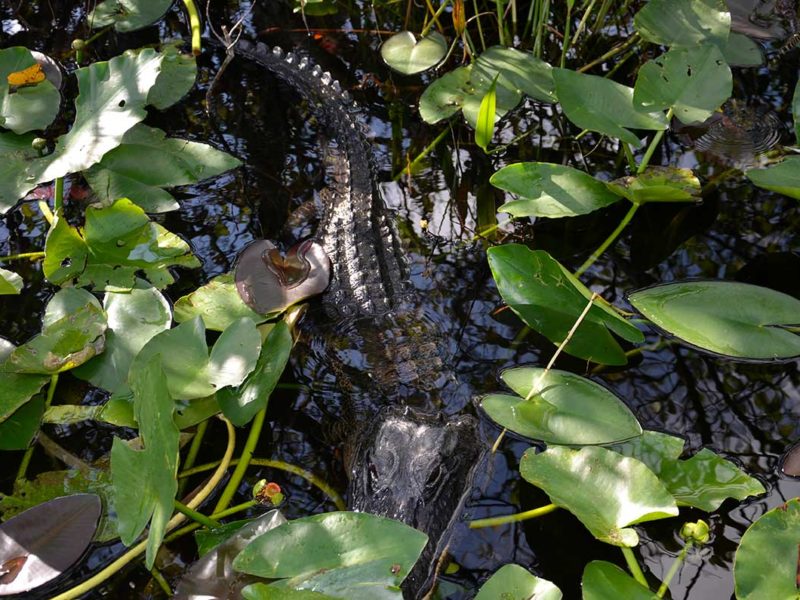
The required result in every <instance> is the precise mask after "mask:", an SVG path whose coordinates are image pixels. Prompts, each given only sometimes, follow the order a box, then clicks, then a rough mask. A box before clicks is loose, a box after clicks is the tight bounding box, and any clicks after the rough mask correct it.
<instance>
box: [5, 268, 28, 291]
mask: <svg viewBox="0 0 800 600" xmlns="http://www.w3.org/2000/svg"><path fill="white" fill-rule="evenodd" d="M22 285H23V282H22V277H20V276H19V275H17V274H16V273H14V271H8V270H6V269H0V295H8V294H12V295H15V294H19V293H20V292H21V291H22Z"/></svg>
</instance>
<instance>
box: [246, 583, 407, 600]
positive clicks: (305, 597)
mask: <svg viewBox="0 0 800 600" xmlns="http://www.w3.org/2000/svg"><path fill="white" fill-rule="evenodd" d="M361 591H364V590H363V588H361ZM386 592H388V593H389V594H391V591H389V590H386ZM393 596H395V597H396V598H397V600H400V598H402V597H403V596H402V594H400V592H399V591H398V592H395V593H394V594H393ZM242 598H244V600H336V598H335V597H334V596H329V595H328V594H320V593H319V592H314V591H311V590H292V589H288V590H287V589H284V588H278V587H274V586H271V585H267V584H266V583H251V584H250V585H248V586H247V587H245V588H244V589H242Z"/></svg>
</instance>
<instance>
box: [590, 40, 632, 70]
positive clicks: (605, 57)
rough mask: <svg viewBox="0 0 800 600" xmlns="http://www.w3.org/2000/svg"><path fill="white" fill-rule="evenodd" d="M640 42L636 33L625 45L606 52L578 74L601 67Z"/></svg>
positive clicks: (622, 44)
mask: <svg viewBox="0 0 800 600" xmlns="http://www.w3.org/2000/svg"><path fill="white" fill-rule="evenodd" d="M638 41H639V34H638V33H634V34H633V35H632V36H631V37H629V38H628V39H627V40H625V41H624V42H623V43H621V44H619V45H618V46H614V47H613V48H611V50H609V51H608V52H606V53H605V54H603V55H602V56H600V57H598V58H595V59H594V60H593V61H592V62H589V63H586V64H585V65H583V66H582V67H581V68H580V69H578V72H579V73H585V72H586V71H588V70H589V69H591V68H592V67H594V66H596V65H599V64H600V63H604V62H605V61H607V60H608V59H609V58H613V57H614V56H616V55H617V54H619V53H620V52H624V51H625V49H626V48H630V47H631V46H632V45H633V44H635V43H636V42H638Z"/></svg>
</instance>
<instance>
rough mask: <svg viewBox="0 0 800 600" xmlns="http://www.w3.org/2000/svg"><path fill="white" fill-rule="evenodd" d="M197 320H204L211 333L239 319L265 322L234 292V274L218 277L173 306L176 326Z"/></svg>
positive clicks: (183, 297)
mask: <svg viewBox="0 0 800 600" xmlns="http://www.w3.org/2000/svg"><path fill="white" fill-rule="evenodd" d="M198 316H199V317H201V318H202V319H203V323H205V326H206V329H211V330H214V331H222V330H223V329H225V328H226V327H228V325H230V324H231V323H233V322H234V321H235V320H236V319H240V318H242V317H247V318H249V319H251V320H252V321H253V322H254V323H256V324H258V323H262V322H263V321H265V320H266V317H265V316H264V315H260V314H258V313H257V312H255V311H253V310H252V309H251V308H250V307H249V306H247V305H246V304H245V303H244V301H243V300H242V297H241V296H240V295H239V292H238V291H237V289H236V284H235V283H234V280H233V273H225V274H223V275H218V276H217V277H214V278H213V279H212V280H211V281H209V282H208V283H207V284H205V285H203V286H200V287H199V288H197V289H196V290H195V291H193V292H191V293H190V294H187V295H186V296H181V297H180V298H178V301H177V302H175V320H176V321H177V322H178V323H183V322H184V321H188V320H190V319H193V318H195V317H198Z"/></svg>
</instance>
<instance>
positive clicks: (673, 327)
mask: <svg viewBox="0 0 800 600" xmlns="http://www.w3.org/2000/svg"><path fill="white" fill-rule="evenodd" d="M628 299H629V301H630V303H631V304H632V305H633V306H634V307H635V308H636V310H638V311H639V312H641V313H642V314H643V315H644V316H645V317H647V319H649V320H650V321H651V322H652V323H653V324H654V325H656V326H657V327H658V328H659V329H661V330H662V331H664V332H666V333H667V334H669V335H674V336H676V337H677V338H679V339H680V340H682V341H684V342H686V343H688V344H691V345H693V346H695V347H697V348H699V349H701V350H707V351H709V352H714V353H716V354H721V355H723V356H728V357H731V358H745V359H753V360H770V359H788V358H792V357H794V356H798V355H800V335H798V334H797V333H794V332H792V331H789V330H788V329H787V327H789V326H792V325H797V324H798V323H800V300H797V299H796V298H793V297H791V296H788V295H787V294H783V293H781V292H776V291H775V290H771V289H768V288H763V287H759V286H756V285H749V284H746V283H738V282H734V281H682V282H676V283H669V284H664V285H657V286H653V287H650V288H645V289H643V290H639V291H637V292H634V293H632V294H630V296H629V298H628Z"/></svg>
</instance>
